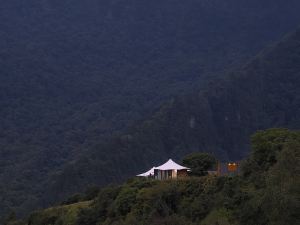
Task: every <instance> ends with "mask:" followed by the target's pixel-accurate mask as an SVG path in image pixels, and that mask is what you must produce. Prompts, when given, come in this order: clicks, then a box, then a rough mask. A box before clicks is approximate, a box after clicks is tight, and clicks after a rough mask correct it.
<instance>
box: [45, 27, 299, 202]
mask: <svg viewBox="0 0 300 225" xmlns="http://www.w3.org/2000/svg"><path fill="white" fill-rule="evenodd" d="M299 87H300V30H298V31H297V32H295V33H294V34H292V35H290V36H288V37H286V38H285V39H284V40H283V41H281V42H279V43H278V44H277V45H276V46H274V47H272V48H269V49H266V50H265V51H264V52H262V53H261V54H260V55H258V56H257V57H256V58H254V59H253V60H252V61H251V62H250V63H248V64H247V65H245V66H244V67H242V68H241V69H240V70H238V71H235V72H232V73H230V74H229V76H227V77H224V79H221V80H218V81H216V82H213V83H212V84H211V86H210V87H208V88H207V91H201V92H200V93H199V92H196V93H193V94H190V95H187V96H184V97H180V98H176V99H175V100H173V101H171V102H170V103H169V104H166V105H165V106H164V107H162V108H161V110H160V111H158V112H157V113H156V114H155V115H154V116H153V117H152V118H151V119H149V120H146V121H144V122H143V123H141V124H140V125H139V126H137V127H136V128H135V129H133V130H132V131H130V132H128V133H127V134H125V135H122V136H119V137H116V138H114V139H112V140H111V141H110V142H108V143H104V144H99V145H97V146H95V148H94V151H93V153H92V154H87V155H85V157H82V158H81V159H79V160H78V161H77V162H73V163H71V164H69V165H68V166H66V168H65V169H64V170H63V171H62V173H61V174H60V175H56V176H53V177H52V179H51V181H50V184H51V185H49V187H50V188H49V192H50V193H51V194H50V196H55V195H56V196H57V198H58V199H60V198H61V197H62V196H63V195H65V193H72V192H74V191H78V190H79V189H80V187H86V186H87V185H90V184H98V185H99V184H100V185H101V184H107V183H109V182H113V181H119V180H122V179H125V178H127V177H130V176H134V175H135V174H136V173H139V172H142V171H144V170H146V169H147V168H150V167H151V166H153V165H158V164H159V163H161V162H162V161H164V160H166V159H167V158H170V157H172V158H175V159H176V158H180V157H182V156H183V155H185V154H187V153H189V152H193V151H209V152H213V153H214V154H215V155H216V156H217V157H218V158H219V159H221V160H222V159H223V160H224V159H225V160H239V159H241V158H243V157H245V156H246V155H247V154H248V151H249V142H250V140H249V136H250V135H251V134H253V133H254V132H255V131H256V130H259V129H265V128H270V127H289V128H292V129H300V88H299Z"/></svg>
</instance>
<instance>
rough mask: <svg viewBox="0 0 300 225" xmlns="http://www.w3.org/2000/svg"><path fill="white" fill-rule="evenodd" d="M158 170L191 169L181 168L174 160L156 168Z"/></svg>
mask: <svg viewBox="0 0 300 225" xmlns="http://www.w3.org/2000/svg"><path fill="white" fill-rule="evenodd" d="M155 169H156V170H190V168H187V167H184V166H181V165H179V164H177V163H176V162H174V161H173V160H172V159H169V160H168V161H167V162H166V163H165V164H163V165H161V166H158V167H155Z"/></svg>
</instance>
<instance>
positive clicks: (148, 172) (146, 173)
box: [136, 167, 156, 177]
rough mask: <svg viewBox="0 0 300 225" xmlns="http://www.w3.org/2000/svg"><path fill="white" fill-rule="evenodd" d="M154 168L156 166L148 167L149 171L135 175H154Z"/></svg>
mask: <svg viewBox="0 0 300 225" xmlns="http://www.w3.org/2000/svg"><path fill="white" fill-rule="evenodd" d="M154 169H156V167H152V169H150V170H149V171H147V172H145V173H141V174H138V175H136V176H137V177H149V176H153V175H154Z"/></svg>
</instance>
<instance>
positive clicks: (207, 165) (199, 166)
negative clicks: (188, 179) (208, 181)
mask: <svg viewBox="0 0 300 225" xmlns="http://www.w3.org/2000/svg"><path fill="white" fill-rule="evenodd" d="M182 163H183V165H185V166H186V167H188V168H190V169H191V170H192V172H191V175H194V176H203V175H207V171H208V170H216V167H217V160H216V158H215V157H214V156H213V155H211V154H208V153H201V152H200V153H192V154H190V155H188V156H186V157H185V158H184V159H183V160H182Z"/></svg>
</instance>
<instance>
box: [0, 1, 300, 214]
mask: <svg viewBox="0 0 300 225" xmlns="http://www.w3.org/2000/svg"><path fill="white" fill-rule="evenodd" d="M299 11H300V2H299V1H298V0H289V3H288V4H287V3H286V1H285V0H275V1H274V0H273V1H269V0H264V1H261V0H252V1H249V0H226V1H224V0H210V1H207V0H185V1H182V0H151V1H149V0H116V1H112V0H89V1H82V0H72V1H71V0H27V1H23V0H10V1H1V7H0V214H1V211H2V210H4V209H6V208H9V207H12V208H16V210H17V211H18V212H20V211H22V210H23V209H25V210H30V209H31V208H34V207H35V206H36V205H37V204H38V203H39V199H40V198H41V196H42V195H44V193H43V187H44V185H46V184H45V180H46V179H47V177H48V174H49V173H50V172H52V173H55V172H56V171H57V170H58V169H59V168H60V167H61V166H62V165H64V164H65V163H66V162H69V161H72V160H73V159H75V158H77V157H78V154H85V152H86V151H89V150H90V148H91V146H93V145H94V144H95V143H98V142H99V139H103V138H107V137H108V136H110V135H111V134H115V133H116V132H120V131H123V130H124V129H125V128H127V127H128V126H129V125H130V124H132V123H133V121H136V120H142V119H144V118H145V117H147V116H148V115H151V113H152V112H153V111H155V109H157V108H158V105H160V104H162V102H163V101H165V100H169V99H170V98H172V97H173V96H174V95H178V94H182V93H184V92H186V90H188V91H191V90H193V89H198V88H201V87H202V86H205V81H206V80H207V77H209V76H210V75H211V74H219V72H220V71H224V70H226V69H228V68H231V67H235V66H236V65H239V64H240V63H241V62H244V61H245V60H246V59H248V58H249V57H250V56H252V55H254V54H256V53H257V52H258V51H259V50H260V49H261V48H262V47H263V46H265V45H268V44H269V43H270V42H272V41H274V40H277V39H279V38H280V37H281V36H282V35H283V34H284V33H286V32H288V31H290V30H293V29H295V28H296V27H297V26H298V24H300V14H299ZM220 74H222V73H220ZM174 104H175V103H174ZM174 116H175V115H174ZM192 123H193V120H191V124H192ZM173 132H176V131H175V130H174V131H173ZM211 141H212V142H213V141H214V140H213V138H212V139H211ZM171 147H173V145H170V148H171ZM196 147H197V145H196V146H195V148H196ZM149 148H150V149H151V147H149ZM159 149H160V148H159ZM159 149H158V150H159ZM126 151H127V150H126ZM151 151H152V150H151ZM103 154H104V153H103ZM123 154H126V152H124V153H123ZM155 154H156V153H155ZM105 157H106V158H107V160H104V158H103V161H102V162H103V164H107V163H108V164H109V163H110V153H109V152H108V153H107V154H105ZM149 159H150V158H149ZM110 169H111V168H109V171H108V174H112V175H111V176H112V177H108V178H105V179H104V178H103V180H101V182H102V181H107V182H108V181H111V180H115V179H118V178H119V175H117V176H115V175H114V174H116V173H110ZM97 173H98V171H97ZM97 175H98V174H97ZM99 182H100V181H99Z"/></svg>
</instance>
